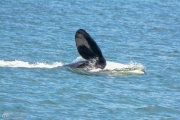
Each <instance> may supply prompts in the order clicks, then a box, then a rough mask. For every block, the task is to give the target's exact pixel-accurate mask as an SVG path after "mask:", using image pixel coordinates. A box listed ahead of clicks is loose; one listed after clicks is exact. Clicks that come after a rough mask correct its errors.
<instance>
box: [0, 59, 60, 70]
mask: <svg viewBox="0 0 180 120" xmlns="http://www.w3.org/2000/svg"><path fill="white" fill-rule="evenodd" d="M62 65H63V64H62V63H61V62H55V63H52V64H48V63H39V62H37V63H34V64H30V63H29V62H24V61H19V60H15V61H4V60H0V67H21V68H55V67H59V66H62Z"/></svg>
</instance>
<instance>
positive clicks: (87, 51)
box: [75, 29, 106, 69]
mask: <svg viewBox="0 0 180 120" xmlns="http://www.w3.org/2000/svg"><path fill="white" fill-rule="evenodd" d="M75 41H76V47H77V50H78V52H79V54H80V55H81V56H82V57H83V58H84V59H86V60H87V61H92V60H93V61H94V60H95V68H101V69H104V68H105V66H106V60H105V58H104V57H103V55H102V52H101V50H100V48H99V47H98V45H97V43H96V42H95V41H94V39H93V38H92V37H91V36H90V35H89V34H88V33H87V32H86V31H85V30H83V29H79V30H77V32H76V34H75ZM87 63H88V62H86V63H84V65H80V67H81V68H83V66H84V67H86V66H87Z"/></svg>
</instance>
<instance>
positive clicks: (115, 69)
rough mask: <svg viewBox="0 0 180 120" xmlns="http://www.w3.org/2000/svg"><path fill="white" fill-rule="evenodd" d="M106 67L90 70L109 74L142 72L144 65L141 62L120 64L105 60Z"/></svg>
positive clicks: (143, 71)
mask: <svg viewBox="0 0 180 120" xmlns="http://www.w3.org/2000/svg"><path fill="white" fill-rule="evenodd" d="M106 64H107V65H106V67H105V68H104V69H103V70H101V69H95V70H91V71H92V72H98V71H101V72H108V73H109V72H110V73H111V75H117V74H144V73H145V67H144V66H143V65H142V64H139V63H136V62H130V63H128V64H122V63H117V62H111V61H106Z"/></svg>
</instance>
